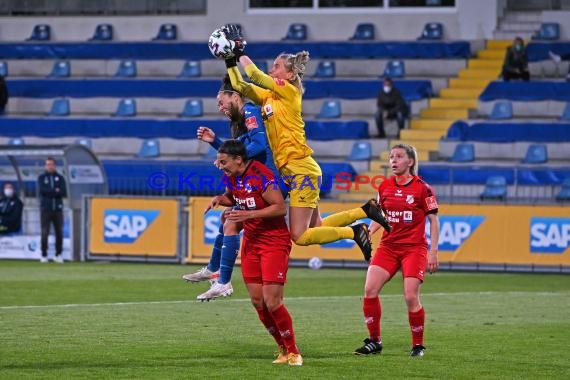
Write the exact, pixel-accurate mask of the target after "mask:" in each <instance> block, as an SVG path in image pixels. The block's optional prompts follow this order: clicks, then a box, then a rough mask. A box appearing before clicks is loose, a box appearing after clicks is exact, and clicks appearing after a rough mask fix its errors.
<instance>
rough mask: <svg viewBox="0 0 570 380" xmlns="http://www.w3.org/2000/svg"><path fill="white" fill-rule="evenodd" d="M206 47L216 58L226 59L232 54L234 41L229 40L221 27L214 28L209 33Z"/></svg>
mask: <svg viewBox="0 0 570 380" xmlns="http://www.w3.org/2000/svg"><path fill="white" fill-rule="evenodd" d="M208 48H209V49H210V53H212V55H213V56H214V58H216V59H228V58H232V57H233V56H234V53H233V51H232V50H233V48H234V42H233V41H229V40H228V39H227V38H226V35H225V34H224V32H223V31H222V30H221V29H216V30H214V31H213V32H212V34H210V39H208Z"/></svg>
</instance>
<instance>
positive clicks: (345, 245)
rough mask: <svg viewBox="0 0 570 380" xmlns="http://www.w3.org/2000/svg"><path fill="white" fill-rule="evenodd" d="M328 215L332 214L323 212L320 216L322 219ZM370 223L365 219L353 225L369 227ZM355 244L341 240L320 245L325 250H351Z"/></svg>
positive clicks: (351, 241)
mask: <svg viewBox="0 0 570 380" xmlns="http://www.w3.org/2000/svg"><path fill="white" fill-rule="evenodd" d="M330 214H332V213H331V212H325V213H322V214H321V216H322V217H323V219H324V218H325V217H326V216H328V215H330ZM370 222H371V220H370V219H368V218H365V219H360V220H357V221H356V222H354V223H353V224H359V223H366V225H370ZM355 244H356V243H355V242H354V240H352V239H342V240H337V241H334V242H332V243H327V244H321V247H323V248H326V249H351V248H352V247H354V245H355Z"/></svg>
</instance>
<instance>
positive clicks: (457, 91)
mask: <svg viewBox="0 0 570 380" xmlns="http://www.w3.org/2000/svg"><path fill="white" fill-rule="evenodd" d="M479 95H481V90H480V89H478V88H444V89H442V90H441V91H440V92H439V96H440V97H442V98H451V99H473V98H478V97H479Z"/></svg>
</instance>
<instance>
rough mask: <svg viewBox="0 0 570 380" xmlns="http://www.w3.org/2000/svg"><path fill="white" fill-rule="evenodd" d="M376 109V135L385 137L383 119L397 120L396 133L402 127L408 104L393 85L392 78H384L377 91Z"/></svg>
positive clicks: (406, 115)
mask: <svg viewBox="0 0 570 380" xmlns="http://www.w3.org/2000/svg"><path fill="white" fill-rule="evenodd" d="M376 104H377V106H378V110H377V111H376V115H375V119H376V127H377V128H378V137H379V138H381V139H383V138H385V137H386V131H385V130H384V120H385V119H387V120H394V119H396V121H397V122H398V135H399V134H400V132H399V131H400V130H401V129H404V126H405V123H406V118H407V117H408V106H407V104H406V101H405V100H404V98H403V96H402V93H401V92H400V91H399V90H398V89H397V88H395V87H394V82H392V79H390V78H385V79H384V83H383V86H382V88H381V89H380V92H379V93H378V99H377V102H376Z"/></svg>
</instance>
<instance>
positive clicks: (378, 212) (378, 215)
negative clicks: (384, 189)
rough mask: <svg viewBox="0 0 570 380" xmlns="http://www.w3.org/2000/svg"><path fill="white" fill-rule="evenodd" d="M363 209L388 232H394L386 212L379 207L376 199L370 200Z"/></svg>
mask: <svg viewBox="0 0 570 380" xmlns="http://www.w3.org/2000/svg"><path fill="white" fill-rule="evenodd" d="M361 208H362V210H364V212H365V213H366V216H367V217H369V218H370V219H372V220H373V221H375V222H376V223H378V224H380V225H381V226H382V227H383V228H384V229H385V230H386V231H388V232H390V231H392V227H391V226H390V223H388V219H386V216H385V215H384V212H383V211H382V209H381V208H380V207H379V206H378V203H377V202H376V200H375V199H371V200H369V201H368V202H366V203H365V204H364V205H363V206H362V207H361Z"/></svg>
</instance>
